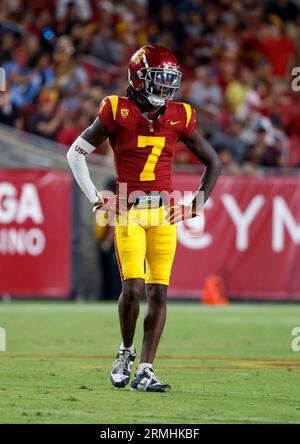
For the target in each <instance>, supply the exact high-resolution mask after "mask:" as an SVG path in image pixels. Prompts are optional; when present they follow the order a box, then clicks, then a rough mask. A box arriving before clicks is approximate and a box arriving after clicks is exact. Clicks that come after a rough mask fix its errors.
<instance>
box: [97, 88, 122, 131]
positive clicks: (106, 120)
mask: <svg viewBox="0 0 300 444" xmlns="http://www.w3.org/2000/svg"><path fill="white" fill-rule="evenodd" d="M118 99H119V98H118V96H107V97H105V98H104V99H103V100H102V102H101V104H100V107H99V111H98V117H99V119H100V120H101V121H102V122H103V124H104V126H105V128H106V129H107V131H108V132H109V133H110V134H112V133H113V132H114V130H115V127H116V113H117V108H118Z"/></svg>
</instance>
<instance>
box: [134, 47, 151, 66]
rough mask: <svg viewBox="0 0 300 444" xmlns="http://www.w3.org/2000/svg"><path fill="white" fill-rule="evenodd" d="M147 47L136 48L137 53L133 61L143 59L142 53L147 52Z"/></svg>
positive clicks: (136, 61) (138, 61)
mask: <svg viewBox="0 0 300 444" xmlns="http://www.w3.org/2000/svg"><path fill="white" fill-rule="evenodd" d="M149 52H150V51H149V49H148V48H141V49H139V50H138V52H137V55H136V56H135V57H134V60H133V62H134V63H140V62H141V61H142V59H143V55H144V54H149Z"/></svg>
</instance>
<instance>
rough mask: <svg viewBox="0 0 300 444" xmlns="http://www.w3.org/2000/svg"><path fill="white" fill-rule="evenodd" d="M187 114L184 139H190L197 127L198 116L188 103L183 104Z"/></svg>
mask: <svg viewBox="0 0 300 444" xmlns="http://www.w3.org/2000/svg"><path fill="white" fill-rule="evenodd" d="M182 105H183V107H184V113H185V128H184V129H183V131H182V136H183V137H190V136H191V135H192V134H193V132H194V131H195V129H196V126H197V114H196V111H195V109H194V108H193V107H192V106H191V105H189V104H188V103H183V104H182Z"/></svg>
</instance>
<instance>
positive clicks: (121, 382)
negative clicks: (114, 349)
mask: <svg viewBox="0 0 300 444" xmlns="http://www.w3.org/2000/svg"><path fill="white" fill-rule="evenodd" d="M135 357H136V351H135V350H134V353H130V351H129V350H126V349H125V350H119V351H118V354H117V356H116V360H115V362H114V363H113V367H112V370H111V373H110V380H111V383H112V385H113V386H115V387H118V388H123V387H125V385H127V384H128V383H129V378H130V372H131V367H132V365H133V362H134V360H135Z"/></svg>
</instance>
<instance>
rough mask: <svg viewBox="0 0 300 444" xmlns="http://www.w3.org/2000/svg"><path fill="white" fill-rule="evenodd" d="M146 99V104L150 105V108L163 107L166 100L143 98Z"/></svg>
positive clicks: (150, 96) (152, 97) (154, 97)
mask: <svg viewBox="0 0 300 444" xmlns="http://www.w3.org/2000/svg"><path fill="white" fill-rule="evenodd" d="M145 97H146V98H147V99H148V102H149V103H151V105H152V106H164V105H165V103H166V100H165V99H163V98H162V97H157V96H152V95H149V96H145Z"/></svg>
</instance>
